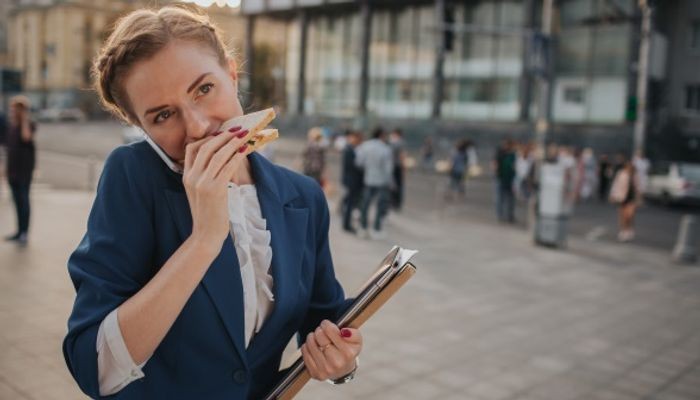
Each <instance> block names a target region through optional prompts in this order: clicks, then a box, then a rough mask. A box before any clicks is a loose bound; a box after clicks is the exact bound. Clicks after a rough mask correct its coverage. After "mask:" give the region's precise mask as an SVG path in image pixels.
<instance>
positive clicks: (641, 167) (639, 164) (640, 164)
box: [632, 150, 650, 196]
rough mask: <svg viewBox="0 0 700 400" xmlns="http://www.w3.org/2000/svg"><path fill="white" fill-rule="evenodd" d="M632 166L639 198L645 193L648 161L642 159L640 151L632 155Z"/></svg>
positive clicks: (644, 158) (647, 178)
mask: <svg viewBox="0 0 700 400" xmlns="http://www.w3.org/2000/svg"><path fill="white" fill-rule="evenodd" d="M632 164H633V165H634V168H635V170H636V171H637V179H638V181H639V193H640V196H641V195H643V194H644V192H645V191H646V189H647V184H648V181H649V166H650V164H649V159H647V158H646V157H644V154H643V153H642V152H641V151H640V150H637V151H636V152H635V153H634V158H633V159H632Z"/></svg>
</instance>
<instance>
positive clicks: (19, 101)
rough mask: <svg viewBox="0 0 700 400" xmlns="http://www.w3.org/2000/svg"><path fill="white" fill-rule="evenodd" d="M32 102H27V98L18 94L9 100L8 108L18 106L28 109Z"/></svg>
mask: <svg viewBox="0 0 700 400" xmlns="http://www.w3.org/2000/svg"><path fill="white" fill-rule="evenodd" d="M31 104H32V102H31V101H29V97H27V96H24V95H21V94H18V95H16V96H12V97H11V98H10V106H14V105H18V106H21V107H24V108H26V109H29V107H30V106H31Z"/></svg>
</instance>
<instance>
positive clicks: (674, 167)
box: [644, 161, 700, 204]
mask: <svg viewBox="0 0 700 400" xmlns="http://www.w3.org/2000/svg"><path fill="white" fill-rule="evenodd" d="M644 195H645V196H646V197H647V198H649V199H652V200H658V201H661V202H663V203H664V204H672V203H698V204H700V164H691V163H682V162H668V161H666V162H657V163H654V164H652V166H651V169H650V170H649V181H648V184H647V188H646V192H645V193H644Z"/></svg>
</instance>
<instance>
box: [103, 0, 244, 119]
mask: <svg viewBox="0 0 700 400" xmlns="http://www.w3.org/2000/svg"><path fill="white" fill-rule="evenodd" d="M173 40H185V41H190V42H194V43H201V44H204V45H206V46H208V47H209V48H210V49H211V50H213V51H214V54H215V55H216V57H217V58H218V59H219V63H220V64H221V65H222V66H226V64H227V61H228V59H229V58H230V57H231V55H230V54H229V51H228V49H227V48H226V45H225V44H224V41H223V39H222V36H221V32H220V31H219V29H218V28H217V27H216V26H214V25H213V24H212V23H211V22H210V21H209V18H208V17H207V16H206V15H204V14H202V13H201V12H200V11H195V9H192V8H186V7H183V6H167V7H163V8H161V9H158V10H152V9H141V10H136V11H133V12H131V13H129V14H127V15H125V16H124V17H122V18H120V19H119V20H118V21H117V22H116V24H115V27H114V30H113V31H112V33H111V34H110V35H109V37H108V38H107V40H106V41H105V43H104V44H103V46H102V48H101V49H100V52H99V54H98V55H97V57H95V60H94V62H93V65H92V71H91V73H92V79H93V87H94V88H95V90H96V91H97V94H98V95H99V97H100V101H101V102H102V105H103V106H104V107H105V109H107V110H108V111H110V112H111V113H113V114H114V115H116V116H117V117H119V118H121V119H123V120H124V121H126V122H128V123H132V124H135V125H139V120H138V117H137V116H136V114H135V113H134V112H133V110H132V109H131V104H130V103H129V98H128V96H127V94H126V93H125V92H124V87H123V78H124V76H125V75H126V74H127V73H128V72H129V69H130V68H131V67H132V66H133V65H134V64H135V63H137V62H139V61H144V60H147V59H149V58H151V57H153V56H154V55H155V54H156V53H158V52H159V51H160V50H162V49H163V48H164V47H166V46H167V45H168V44H169V43H170V42H172V41H173Z"/></svg>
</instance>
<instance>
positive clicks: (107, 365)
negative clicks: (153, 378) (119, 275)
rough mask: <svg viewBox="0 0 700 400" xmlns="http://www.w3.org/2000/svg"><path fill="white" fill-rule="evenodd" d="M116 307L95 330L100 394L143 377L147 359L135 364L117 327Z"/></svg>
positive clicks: (112, 392) (117, 389)
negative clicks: (96, 330)
mask: <svg viewBox="0 0 700 400" xmlns="http://www.w3.org/2000/svg"><path fill="white" fill-rule="evenodd" d="M118 310H119V309H118V308H116V309H114V310H113V311H112V312H111V313H109V314H108V315H107V317H105V319H104V320H103V321H102V323H101V324H100V328H99V330H98V332H97V369H98V377H99V384H100V395H102V396H108V395H110V394H114V393H117V392H118V391H120V390H122V389H123V388H124V387H126V386H127V385H128V384H129V383H131V382H133V381H135V380H137V379H141V378H143V377H144V376H145V375H144V373H143V371H142V370H141V369H142V368H143V366H144V365H146V362H148V359H147V360H146V361H144V362H143V363H142V364H141V365H136V363H134V360H133V359H132V358H131V355H130V354H129V350H128V349H127V348H126V343H124V337H123V336H122V332H121V329H120V328H119V319H118Z"/></svg>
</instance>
